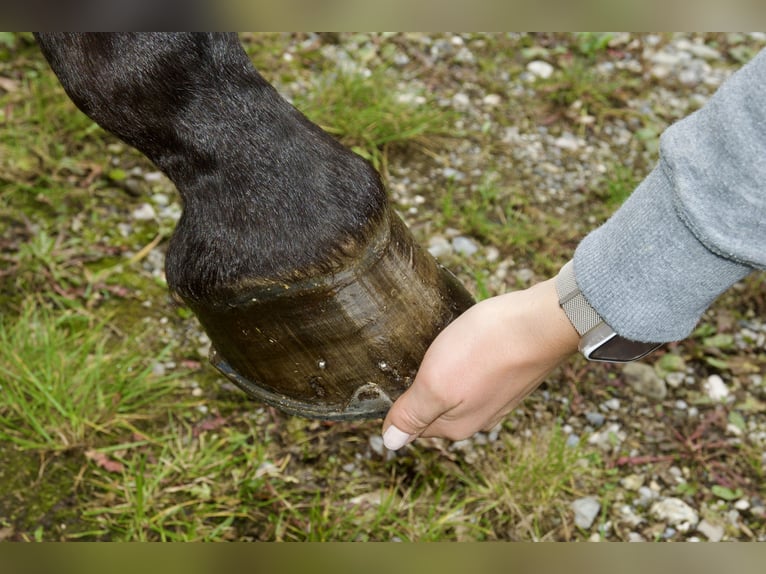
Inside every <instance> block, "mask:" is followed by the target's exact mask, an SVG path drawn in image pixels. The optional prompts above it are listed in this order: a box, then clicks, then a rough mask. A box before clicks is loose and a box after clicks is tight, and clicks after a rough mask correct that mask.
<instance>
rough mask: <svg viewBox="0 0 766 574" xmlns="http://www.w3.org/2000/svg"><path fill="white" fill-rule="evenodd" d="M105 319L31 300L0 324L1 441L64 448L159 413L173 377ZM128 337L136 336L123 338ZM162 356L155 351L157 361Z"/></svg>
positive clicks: (52, 449) (85, 442) (44, 447)
mask: <svg viewBox="0 0 766 574" xmlns="http://www.w3.org/2000/svg"><path fill="white" fill-rule="evenodd" d="M119 335H121V336H120V337H119V338H118V337H117V336H115V333H113V332H112V331H111V330H110V328H109V323H108V318H107V317H100V318H99V319H97V320H95V319H94V318H93V317H91V316H88V315H86V314H85V313H83V312H81V311H66V310H61V309H59V310H53V309H48V308H46V307H45V306H42V305H40V304H39V301H34V300H33V299H30V300H29V301H28V303H27V304H26V305H25V306H24V308H23V309H22V310H21V313H20V314H19V315H18V316H16V317H14V316H5V317H4V318H3V319H2V322H0V380H2V395H0V439H2V440H6V441H10V442H12V443H14V444H17V445H19V446H21V447H24V448H32V449H44V450H51V451H56V450H68V449H73V448H77V447H83V446H84V445H87V444H90V443H92V441H94V440H96V437H99V436H100V435H112V434H115V433H120V432H125V431H127V430H133V429H134V428H135V427H134V424H135V422H136V421H137V420H139V419H142V418H145V416H146V415H142V414H141V413H143V412H146V411H147V410H148V408H149V407H150V406H153V407H155V408H156V407H160V406H161V404H162V403H161V400H162V399H163V398H164V397H166V396H167V395H168V394H169V393H170V392H171V391H172V390H173V386H172V384H171V380H172V378H171V377H157V376H154V375H153V374H152V362H153V361H151V360H147V359H146V358H145V357H143V356H142V355H141V354H140V352H139V350H138V349H137V348H134V347H130V346H123V345H122V344H121V342H120V340H119V339H122V338H123V337H125V336H126V335H125V334H123V333H120V334H119ZM127 336H128V337H130V338H133V336H134V335H132V334H129V335H127ZM161 356H162V353H161V352H160V357H161Z"/></svg>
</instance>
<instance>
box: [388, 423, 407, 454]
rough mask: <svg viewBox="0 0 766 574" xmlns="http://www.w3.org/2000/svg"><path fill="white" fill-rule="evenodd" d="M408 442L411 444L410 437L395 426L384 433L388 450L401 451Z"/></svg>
mask: <svg viewBox="0 0 766 574" xmlns="http://www.w3.org/2000/svg"><path fill="white" fill-rule="evenodd" d="M408 442H410V435H408V434H407V433H406V432H404V431H403V430H399V429H398V428H396V427H395V426H394V425H391V426H390V427H388V428H387V429H386V432H384V433H383V444H384V445H385V446H386V448H387V449H388V450H399V449H400V448H402V447H403V446H404V445H405V444H407V443H408Z"/></svg>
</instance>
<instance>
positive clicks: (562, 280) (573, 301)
mask: <svg viewBox="0 0 766 574" xmlns="http://www.w3.org/2000/svg"><path fill="white" fill-rule="evenodd" d="M556 292H557V293H558V295H559V305H561V308H562V309H564V313H566V315H567V317H569V320H570V321H571V323H572V325H573V326H574V328H575V330H576V331H577V332H578V333H579V334H580V336H583V335H584V334H585V333H587V332H588V331H590V330H591V329H592V328H593V327H595V326H596V325H598V324H599V323H601V322H602V321H603V319H602V318H601V316H600V315H599V314H598V313H596V310H595V309H594V308H593V307H591V306H590V304H589V303H588V301H586V300H585V296H584V295H583V294H582V293H581V292H580V288H579V287H578V286H577V281H576V280H575V274H574V265H573V263H572V261H569V262H568V263H567V264H566V265H564V267H562V268H561V271H559V274H558V275H557V276H556Z"/></svg>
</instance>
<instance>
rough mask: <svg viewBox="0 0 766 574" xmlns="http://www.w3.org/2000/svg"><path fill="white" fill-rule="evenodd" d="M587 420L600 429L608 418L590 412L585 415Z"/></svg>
mask: <svg viewBox="0 0 766 574" xmlns="http://www.w3.org/2000/svg"><path fill="white" fill-rule="evenodd" d="M585 419H586V420H587V421H588V423H590V424H591V425H593V426H594V427H595V428H599V427H600V426H601V425H603V424H604V421H606V417H605V416H604V415H602V414H601V413H598V412H595V411H588V412H587V413H585Z"/></svg>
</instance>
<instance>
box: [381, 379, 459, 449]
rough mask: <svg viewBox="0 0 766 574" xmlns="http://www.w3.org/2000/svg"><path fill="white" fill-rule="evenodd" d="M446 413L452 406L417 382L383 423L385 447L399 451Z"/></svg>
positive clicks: (394, 405) (393, 407)
mask: <svg viewBox="0 0 766 574" xmlns="http://www.w3.org/2000/svg"><path fill="white" fill-rule="evenodd" d="M447 410H449V407H447V406H445V405H444V403H443V402H442V401H440V400H438V399H436V398H435V397H434V396H433V394H432V393H430V392H429V391H428V390H427V388H426V385H424V384H419V383H418V381H417V379H416V380H415V382H414V383H413V384H412V386H411V387H410V388H409V389H408V390H407V391H406V392H405V393H404V394H403V395H402V396H400V397H399V398H398V399H397V400H396V402H395V403H394V404H393V406H392V407H391V409H390V410H389V411H388V414H387V415H386V418H385V420H384V421H383V444H384V445H385V446H386V448H388V449H389V450H399V449H400V448H402V447H403V446H405V445H407V444H409V443H411V442H412V441H413V440H415V439H416V438H417V437H418V436H420V435H421V434H422V433H423V431H424V430H425V429H426V428H428V427H429V426H430V425H431V424H432V423H433V422H434V421H435V420H436V419H438V418H439V417H440V416H441V415H442V414H444V413H445V412H446V411H447Z"/></svg>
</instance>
